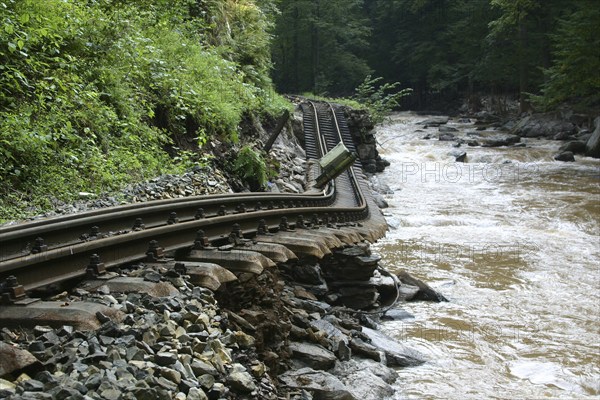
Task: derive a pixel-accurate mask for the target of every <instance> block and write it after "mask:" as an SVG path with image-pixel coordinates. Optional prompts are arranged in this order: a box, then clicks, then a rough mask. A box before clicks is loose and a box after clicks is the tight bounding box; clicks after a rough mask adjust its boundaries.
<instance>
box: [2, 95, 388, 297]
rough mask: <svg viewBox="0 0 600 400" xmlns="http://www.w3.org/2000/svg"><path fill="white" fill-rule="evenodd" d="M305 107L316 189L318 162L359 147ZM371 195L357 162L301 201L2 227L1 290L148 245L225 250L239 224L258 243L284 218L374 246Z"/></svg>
mask: <svg viewBox="0 0 600 400" xmlns="http://www.w3.org/2000/svg"><path fill="white" fill-rule="evenodd" d="M302 108H303V111H304V132H305V147H306V156H307V159H308V161H309V162H308V165H309V166H310V168H309V170H308V171H307V187H311V185H312V183H314V179H315V177H316V176H317V175H318V174H319V172H320V170H319V168H320V167H319V166H318V163H317V162H316V161H317V160H318V159H319V158H321V157H322V156H323V155H324V154H326V153H327V151H329V150H330V149H331V148H333V147H334V146H335V145H336V144H337V143H339V142H340V141H343V142H344V144H345V145H346V147H347V148H348V149H349V150H351V151H353V152H355V146H354V143H353V142H352V138H351V136H350V132H349V130H348V127H347V125H346V122H345V119H344V117H343V115H342V113H341V111H340V110H337V109H336V108H335V107H334V106H332V105H331V104H327V103H313V102H306V103H304V104H303V105H302ZM366 188H367V187H366V180H365V178H364V175H363V174H362V171H361V169H360V165H359V163H358V162H356V163H355V164H354V165H353V166H352V167H351V168H349V169H348V170H347V171H345V172H344V173H343V174H342V175H340V176H339V177H337V178H336V179H335V180H334V181H332V182H330V183H329V184H328V185H326V186H325V188H324V189H323V190H317V189H310V190H308V191H307V192H305V193H303V194H269V193H251V194H225V195H213V196H202V197H188V198H181V199H176V200H161V201H154V202H148V203H139V204H130V205H126V206H120V207H111V208H105V209H100V210H95V211H91V212H86V213H81V214H76V215H69V216H64V217H58V218H51V219H47V220H40V221H33V222H27V223H23V224H18V225H12V226H7V227H2V228H0V283H1V284H2V287H3V288H4V289H3V290H4V291H5V292H10V291H11V288H13V289H14V288H15V287H17V286H19V287H20V290H22V291H31V290H34V289H38V288H42V287H44V286H47V285H51V284H56V283H60V282H62V281H65V280H68V279H72V278H78V277H82V276H84V275H86V268H87V267H88V266H89V265H90V260H97V259H98V257H99V259H100V260H101V262H102V263H103V264H104V267H105V268H110V267H115V266H118V265H123V264H126V263H130V262H134V261H139V260H142V259H145V258H146V257H147V253H148V251H149V246H150V247H152V246H154V247H156V245H157V244H158V246H160V248H161V249H162V250H164V251H174V250H181V249H185V248H191V247H192V246H193V244H194V241H195V240H201V241H202V242H203V243H208V244H210V245H214V246H220V245H222V244H226V243H228V239H229V235H230V233H231V231H232V226H233V225H234V224H239V228H240V231H239V232H240V234H241V235H243V237H245V238H255V237H256V235H257V232H258V230H259V228H258V227H259V221H261V220H263V221H264V223H263V226H264V228H263V230H264V229H266V230H267V231H269V232H277V231H278V230H279V229H280V228H279V227H280V223H281V222H282V219H283V218H284V217H285V219H287V221H290V227H291V228H294V227H295V225H296V224H302V221H303V217H302V216H304V217H306V221H307V222H306V225H308V226H310V227H311V228H313V229H315V232H319V231H318V229H317V228H318V227H319V226H326V227H328V229H331V228H339V227H341V226H353V229H355V230H356V232H357V233H358V234H359V235H361V237H362V238H363V239H365V240H368V241H374V240H377V239H378V238H380V237H382V236H383V235H384V234H385V230H386V224H385V221H384V220H383V217H382V216H381V215H380V212H379V211H378V208H377V207H376V206H375V204H374V203H373V200H372V199H371V197H370V196H367V195H365V193H368V191H367V190H366ZM308 221H310V222H308ZM323 235H327V233H323ZM93 263H94V261H92V264H93ZM17 282H18V284H17ZM4 297H5V298H6V295H5V296H4Z"/></svg>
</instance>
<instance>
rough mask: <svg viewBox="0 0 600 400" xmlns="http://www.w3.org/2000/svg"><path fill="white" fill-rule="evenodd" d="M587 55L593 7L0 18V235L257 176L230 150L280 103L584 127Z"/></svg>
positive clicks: (64, 8) (308, 1)
mask: <svg viewBox="0 0 600 400" xmlns="http://www.w3.org/2000/svg"><path fill="white" fill-rule="evenodd" d="M599 52H600V1H598V0H86V1H81V0H43V1H42V0H0V221H2V220H11V219H18V218H22V217H25V216H28V215H31V214H35V213H39V212H40V211H41V210H47V209H52V208H53V207H54V206H55V205H56V204H57V203H59V202H62V201H70V200H73V199H77V198H78V196H79V193H80V192H89V193H91V194H92V195H94V196H95V195H100V194H102V193H107V192H114V191H118V190H119V189H120V188H122V187H123V186H124V185H126V184H128V183H131V182H137V181H141V180H144V179H147V178H150V177H154V176H157V175H160V174H165V173H178V172H182V171H185V170H187V169H189V168H191V167H193V166H196V167H198V166H200V167H202V166H207V165H214V164H216V163H217V161H218V162H219V163H220V167H222V168H224V169H225V170H229V171H230V172H231V174H235V173H236V172H238V173H239V170H240V168H237V169H236V165H237V166H239V165H249V164H248V163H250V162H253V163H254V164H252V165H254V166H255V167H256V170H257V171H258V172H260V173H261V176H262V173H263V172H264V162H263V161H264V160H262V158H263V155H261V154H259V153H258V152H256V151H255V150H253V149H251V148H245V149H242V148H241V145H240V144H239V140H238V139H239V137H240V132H241V131H242V129H241V126H242V125H243V124H244V121H245V122H246V124H247V125H248V121H250V125H256V122H257V121H260V120H263V121H265V120H269V119H271V120H272V119H273V118H275V117H277V116H279V115H281V113H282V111H283V110H284V109H290V108H291V104H290V103H289V102H288V101H287V100H285V99H284V98H283V97H282V96H280V95H279V94H277V93H278V92H280V93H303V92H312V93H314V94H319V95H329V96H354V97H355V98H357V99H358V100H363V101H366V102H367V103H368V104H371V105H373V104H375V105H386V104H387V105H390V104H394V103H395V102H396V101H397V100H402V101H403V104H402V105H403V106H404V107H405V108H413V109H414V108H419V109H424V108H428V109H434V108H438V109H439V108H441V107H446V106H448V105H449V104H455V103H456V102H457V101H460V100H462V99H469V100H470V101H471V103H472V104H473V105H475V106H476V105H477V102H478V99H479V98H480V96H482V95H489V94H492V95H494V94H498V95H508V96H514V97H516V98H519V99H520V100H521V102H520V105H521V109H522V110H528V109H530V108H531V107H532V106H533V107H536V108H537V109H539V110H544V109H552V108H553V107H557V106H559V105H563V104H568V105H569V106H570V107H574V108H576V109H577V110H582V112H588V113H590V114H597V113H598V105H599V104H600V74H599V73H598V72H599V70H600V54H599ZM397 82H401V85H402V86H398V85H397V84H396V83H397ZM402 87H404V88H412V89H413V92H412V95H410V96H406V97H403V95H405V94H406V93H407V91H404V92H402V91H401V92H400V93H399V94H398V95H397V96H396V97H394V96H395V95H394V94H393V93H394V92H397V91H398V90H400V89H401V88H402ZM386 90H387V94H385V93H384V92H385V91H386ZM386 102H387V103H386ZM383 109H385V107H383ZM379 110H381V108H380V109H379ZM215 143H218V144H220V145H223V146H229V147H230V148H233V149H234V150H235V152H236V154H237V157H238V159H235V157H232V159H219V160H216V159H215V158H216V157H215V156H214V155H213V153H212V152H211V151H210V146H209V145H214V144H215ZM240 150H244V151H240ZM240 157H242V158H243V157H246V159H240ZM242 178H243V177H242Z"/></svg>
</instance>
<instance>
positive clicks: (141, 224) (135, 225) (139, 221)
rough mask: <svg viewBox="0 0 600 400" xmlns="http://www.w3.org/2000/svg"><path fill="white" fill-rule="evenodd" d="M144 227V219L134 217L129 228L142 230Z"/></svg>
mask: <svg viewBox="0 0 600 400" xmlns="http://www.w3.org/2000/svg"><path fill="white" fill-rule="evenodd" d="M144 229H146V225H144V221H143V220H142V219H141V218H136V219H135V222H134V223H133V228H131V230H132V231H143V230H144Z"/></svg>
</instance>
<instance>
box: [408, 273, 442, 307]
mask: <svg viewBox="0 0 600 400" xmlns="http://www.w3.org/2000/svg"><path fill="white" fill-rule="evenodd" d="M397 276H398V279H400V281H401V282H402V283H404V284H405V285H408V286H415V287H418V288H419V290H418V291H416V292H415V294H414V296H412V297H410V298H408V297H407V298H406V300H407V301H413V300H424V301H433V302H436V303H440V302H443V301H448V299H447V298H446V297H444V295H443V294H441V293H439V292H436V291H435V290H433V289H432V288H431V286H429V285H428V284H426V283H425V282H423V281H421V280H420V279H417V278H415V277H414V276H412V275H410V274H409V273H408V272H406V271H400V272H398V274H397Z"/></svg>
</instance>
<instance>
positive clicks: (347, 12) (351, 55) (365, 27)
mask: <svg viewBox="0 0 600 400" xmlns="http://www.w3.org/2000/svg"><path fill="white" fill-rule="evenodd" d="M362 5H363V0H329V1H325V0H311V1H309V0H283V1H282V3H281V6H280V7H281V14H280V16H279V18H278V19H277V25H276V30H275V41H274V43H273V59H274V63H275V66H276V70H275V74H274V80H275V82H276V84H277V86H278V87H279V88H280V89H281V90H284V91H292V92H304V91H312V92H317V93H321V94H323V93H330V94H350V93H351V92H352V90H353V89H354V88H355V87H356V86H357V85H358V84H359V83H360V82H361V81H362V80H363V79H364V77H365V76H366V75H368V73H369V72H370V71H371V70H370V68H369V67H368V65H367V63H366V61H365V59H364V53H365V51H366V48H367V46H368V41H367V38H368V36H369V34H370V28H369V21H368V19H366V18H364V17H363V16H362Z"/></svg>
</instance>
